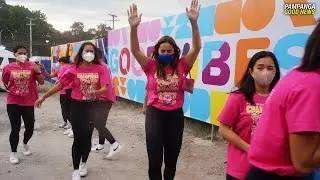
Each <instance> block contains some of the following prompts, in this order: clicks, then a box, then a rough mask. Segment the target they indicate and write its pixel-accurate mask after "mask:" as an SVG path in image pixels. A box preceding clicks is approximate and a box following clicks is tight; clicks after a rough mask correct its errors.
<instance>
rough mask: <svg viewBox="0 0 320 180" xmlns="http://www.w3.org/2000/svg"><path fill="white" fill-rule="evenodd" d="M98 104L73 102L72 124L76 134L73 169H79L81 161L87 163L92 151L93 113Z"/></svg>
mask: <svg viewBox="0 0 320 180" xmlns="http://www.w3.org/2000/svg"><path fill="white" fill-rule="evenodd" d="M95 103H96V102H84V101H77V100H72V101H71V109H70V110H71V111H70V122H71V125H72V130H73V134H74V139H73V144H72V160H73V168H74V169H79V165H80V161H81V160H82V162H84V163H85V162H87V160H88V157H89V154H90V151H91V137H92V132H93V119H92V114H91V113H92V111H93V107H94V104H95Z"/></svg>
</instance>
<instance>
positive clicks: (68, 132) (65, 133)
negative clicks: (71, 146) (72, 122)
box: [63, 129, 72, 135]
mask: <svg viewBox="0 0 320 180" xmlns="http://www.w3.org/2000/svg"><path fill="white" fill-rule="evenodd" d="M71 131H72V129H67V130H66V131H64V132H63V134H64V135H68V134H70V132H71Z"/></svg>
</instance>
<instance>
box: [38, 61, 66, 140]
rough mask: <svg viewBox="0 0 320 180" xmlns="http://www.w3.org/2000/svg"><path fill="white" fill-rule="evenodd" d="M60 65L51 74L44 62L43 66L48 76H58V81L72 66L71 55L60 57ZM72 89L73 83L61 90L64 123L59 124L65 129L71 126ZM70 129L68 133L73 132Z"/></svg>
mask: <svg viewBox="0 0 320 180" xmlns="http://www.w3.org/2000/svg"><path fill="white" fill-rule="evenodd" d="M58 67H59V69H57V70H55V71H54V72H52V73H51V74H49V73H48V72H47V70H46V69H45V68H44V66H43V64H42V66H41V68H42V70H43V73H44V75H45V76H46V77H47V78H53V77H56V78H58V81H59V79H60V77H61V75H62V74H63V73H64V72H65V71H66V70H67V69H68V68H69V67H70V60H69V57H61V58H59V60H58ZM71 91H72V89H71V84H70V85H68V86H66V87H64V88H63V89H62V90H61V91H60V105H61V113H62V117H63V123H62V124H61V125H59V127H60V128H64V129H69V128H71V126H70V124H69V123H68V121H69V120H70V104H71ZM69 131H70V130H68V134H69V133H71V132H69Z"/></svg>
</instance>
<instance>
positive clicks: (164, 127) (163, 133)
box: [145, 106, 184, 180]
mask: <svg viewBox="0 0 320 180" xmlns="http://www.w3.org/2000/svg"><path fill="white" fill-rule="evenodd" d="M145 128H146V143H147V151H148V158H149V171H148V173H149V179H150V180H162V172H161V167H162V163H163V157H164V162H165V169H164V176H163V177H164V179H165V180H173V179H174V177H175V173H176V166H177V161H178V157H179V154H180V149H181V144H182V136H183V129H184V114H183V110H182V108H180V109H177V110H174V111H162V110H160V109H157V108H155V107H152V106H148V108H147V112H146V124H145Z"/></svg>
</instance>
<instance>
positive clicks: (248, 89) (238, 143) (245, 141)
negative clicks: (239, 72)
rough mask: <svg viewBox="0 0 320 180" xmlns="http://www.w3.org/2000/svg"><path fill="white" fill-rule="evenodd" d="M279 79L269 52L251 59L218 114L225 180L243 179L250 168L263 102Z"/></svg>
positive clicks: (277, 70)
mask: <svg viewBox="0 0 320 180" xmlns="http://www.w3.org/2000/svg"><path fill="white" fill-rule="evenodd" d="M279 79H280V68H279V64H278V61H277V59H276V57H275V55H274V54H273V53H272V52H267V51H260V52H258V53H256V54H255V55H253V56H252V58H251V60H250V62H249V63H248V67H247V69H246V71H245V72H244V74H243V77H242V79H241V81H240V82H239V84H238V85H237V86H238V87H239V89H237V90H236V91H234V92H232V93H231V94H230V96H229V99H228V101H227V103H226V105H225V107H224V109H223V110H222V112H221V113H220V115H219V117H218V120H219V121H220V127H219V133H220V134H221V135H222V136H223V137H224V138H225V139H227V140H228V141H229V145H228V157H227V178H226V179H227V180H243V179H245V177H246V175H247V173H248V171H249V169H250V165H249V162H248V159H247V152H248V150H249V147H250V140H251V136H252V135H253V133H254V131H255V128H256V126H257V123H258V121H259V118H260V115H261V113H262V111H263V107H264V104H265V101H266V99H267V97H268V95H269V93H270V92H271V90H272V89H273V88H274V86H275V85H276V83H277V82H278V81H279Z"/></svg>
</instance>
